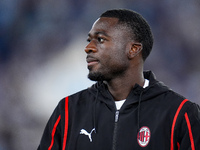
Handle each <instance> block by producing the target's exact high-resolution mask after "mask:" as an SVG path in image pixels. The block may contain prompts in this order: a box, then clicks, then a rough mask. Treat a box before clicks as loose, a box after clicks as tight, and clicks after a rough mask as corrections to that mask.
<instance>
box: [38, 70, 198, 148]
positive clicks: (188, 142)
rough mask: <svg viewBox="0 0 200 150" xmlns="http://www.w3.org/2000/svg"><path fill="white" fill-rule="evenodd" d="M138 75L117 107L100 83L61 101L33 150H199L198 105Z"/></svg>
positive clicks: (148, 73)
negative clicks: (141, 81) (139, 82)
mask: <svg viewBox="0 0 200 150" xmlns="http://www.w3.org/2000/svg"><path fill="white" fill-rule="evenodd" d="M144 76H145V78H146V79H148V80H149V81H150V83H149V86H148V87H147V88H145V89H144V88H142V87H140V86H139V85H135V87H133V89H132V91H131V92H130V94H129V96H128V97H127V99H126V101H125V103H124V104H123V106H122V107H121V109H120V110H119V111H117V110H116V107H115V103H114V100H113V98H112V96H111V94H110V93H109V91H108V89H107V87H106V85H105V84H103V83H100V82H98V83H96V84H94V85H93V86H92V87H90V88H88V89H86V90H83V91H80V92H78V93H76V94H73V95H71V96H69V97H66V98H64V99H63V100H61V101H60V102H59V104H58V106H57V107H56V109H55V111H54V112H53V114H52V116H51V118H50V119H49V122H48V124H47V126H46V128H45V130H44V133H43V137H42V139H41V143H40V145H39V147H38V150H47V149H48V150H139V149H143V150H178V149H181V150H189V149H192V150H194V149H195V150H200V112H199V111H200V110H199V106H198V105H196V104H194V103H192V102H190V101H188V100H187V99H185V98H184V97H183V96H180V95H178V94H177V93H175V92H173V91H172V90H171V89H169V88H168V87H166V86H165V85H164V84H163V83H161V82H158V81H157V80H156V79H155V77H154V75H153V73H151V72H150V71H149V72H145V73H144Z"/></svg>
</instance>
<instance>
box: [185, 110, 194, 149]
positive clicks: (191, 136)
mask: <svg viewBox="0 0 200 150" xmlns="http://www.w3.org/2000/svg"><path fill="white" fill-rule="evenodd" d="M185 120H186V122H187V126H188V131H189V136H190V142H191V148H192V150H195V147H194V139H193V135H192V129H191V124H190V120H189V117H188V114H187V113H185Z"/></svg>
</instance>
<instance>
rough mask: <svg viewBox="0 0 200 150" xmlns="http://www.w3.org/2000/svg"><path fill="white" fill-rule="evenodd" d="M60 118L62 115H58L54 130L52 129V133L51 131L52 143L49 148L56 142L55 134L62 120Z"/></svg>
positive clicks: (49, 149)
mask: <svg viewBox="0 0 200 150" xmlns="http://www.w3.org/2000/svg"><path fill="white" fill-rule="evenodd" d="M60 119H61V116H59V117H58V119H57V120H56V123H55V124H54V126H53V130H52V133H51V144H50V146H49V148H48V150H51V148H52V147H53V143H54V135H55V133H56V128H57V126H58V123H59V122H60Z"/></svg>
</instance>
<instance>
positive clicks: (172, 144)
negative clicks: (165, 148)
mask: <svg viewBox="0 0 200 150" xmlns="http://www.w3.org/2000/svg"><path fill="white" fill-rule="evenodd" d="M187 101H188V100H187V99H185V100H183V101H182V102H181V104H180V105H179V107H178V109H177V111H176V114H175V116H174V119H173V123H172V129H171V150H174V128H175V125H176V120H177V118H178V115H179V112H180V111H181V108H182V107H183V105H184V104H185V102H187Z"/></svg>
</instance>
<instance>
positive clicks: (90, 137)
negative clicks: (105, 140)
mask: <svg viewBox="0 0 200 150" xmlns="http://www.w3.org/2000/svg"><path fill="white" fill-rule="evenodd" d="M93 131H95V132H96V130H95V128H93V129H92V130H91V132H90V133H88V132H87V131H86V130H85V129H81V131H80V134H84V135H87V136H88V138H89V140H90V142H92V132H93Z"/></svg>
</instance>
